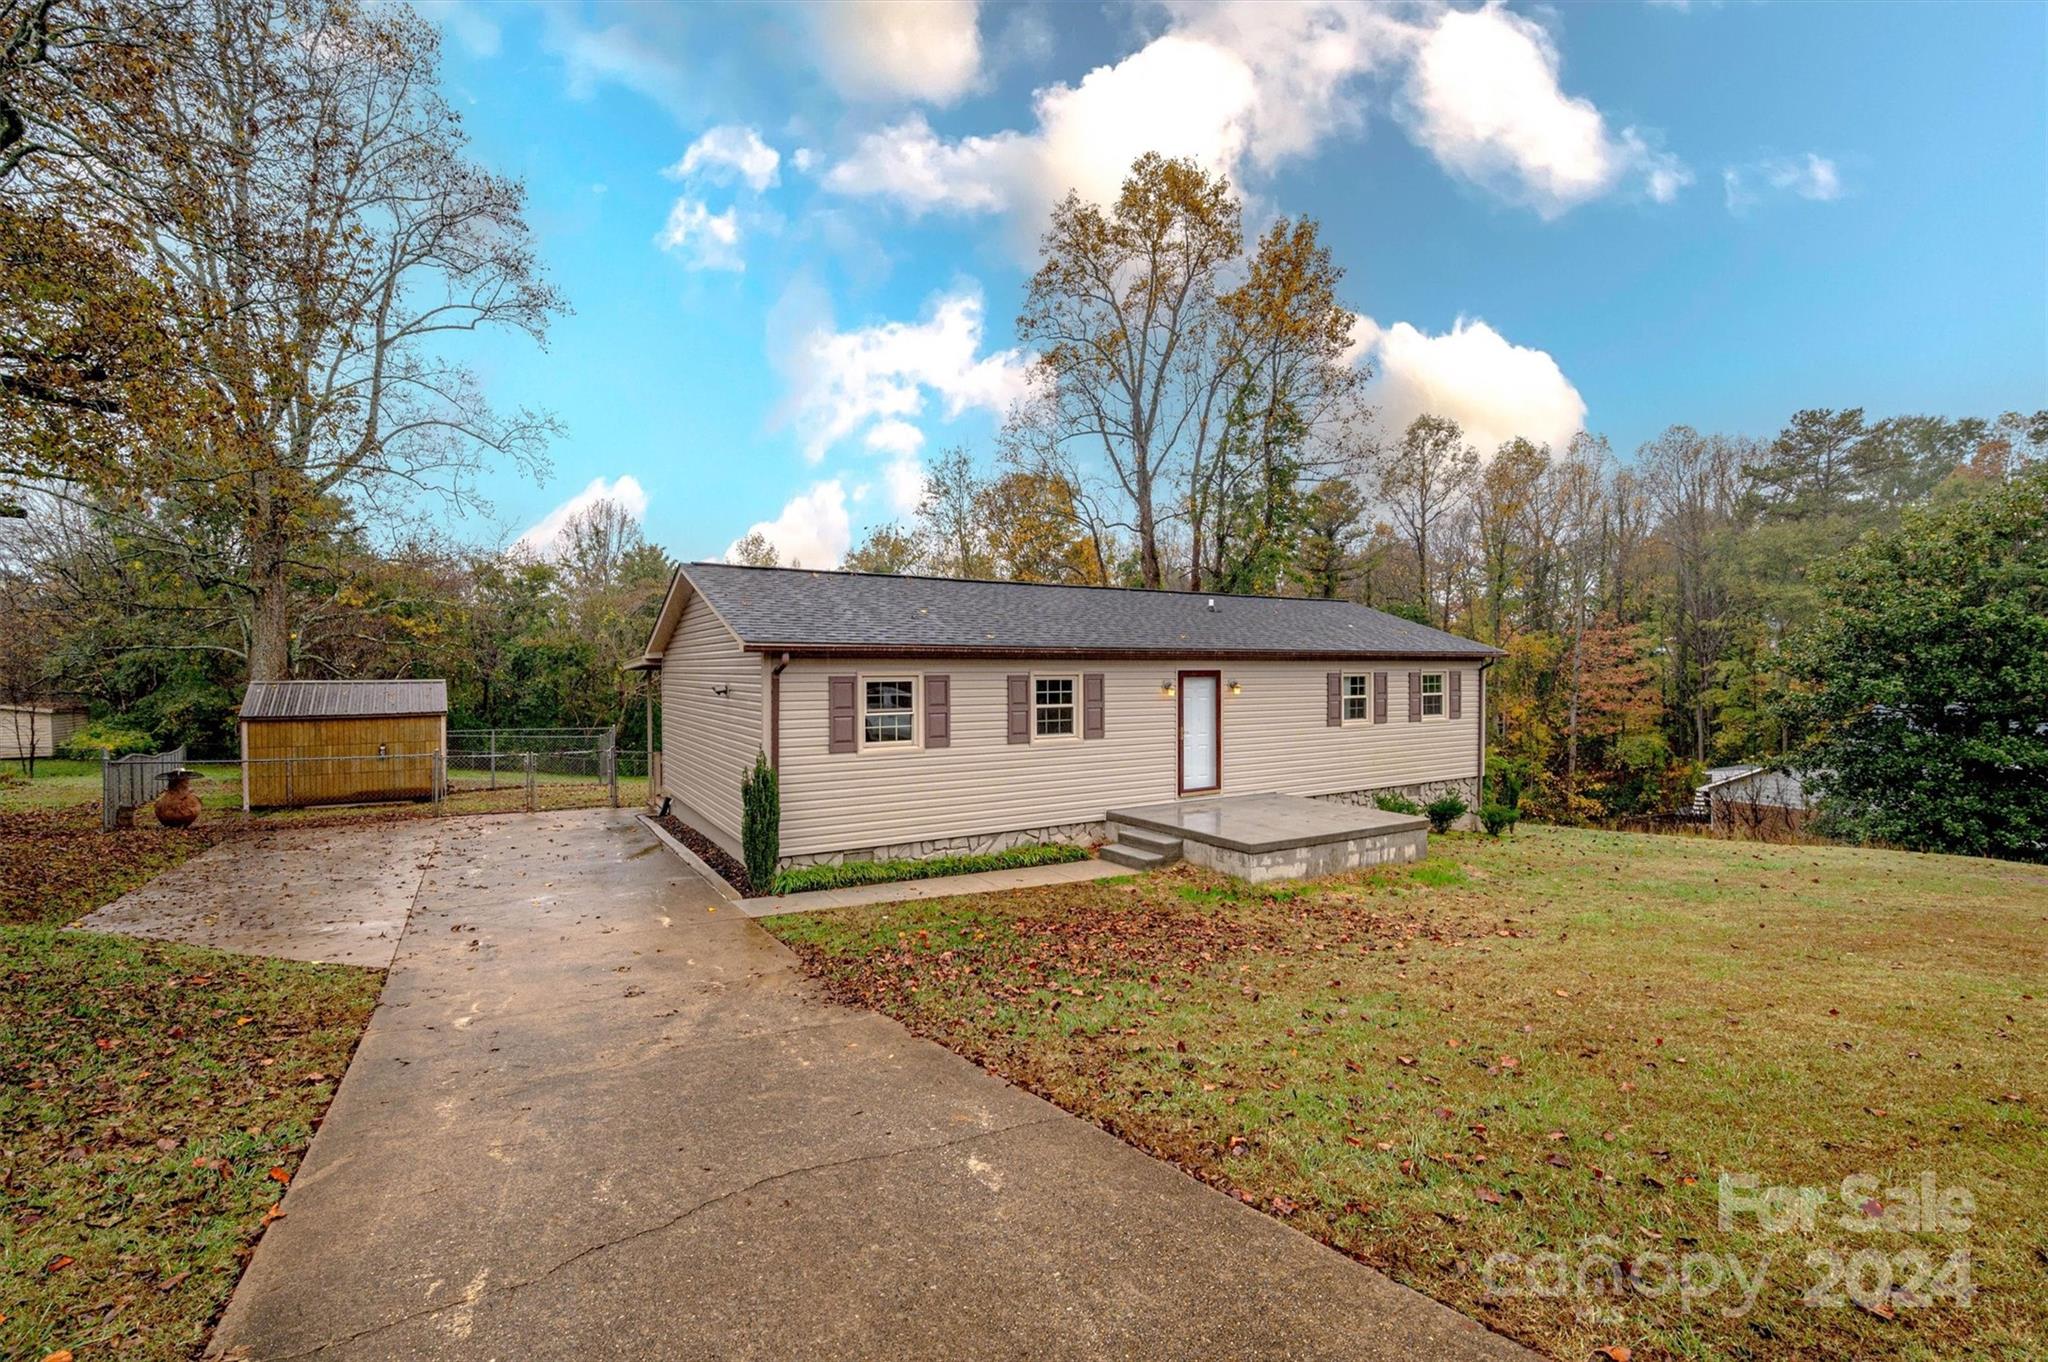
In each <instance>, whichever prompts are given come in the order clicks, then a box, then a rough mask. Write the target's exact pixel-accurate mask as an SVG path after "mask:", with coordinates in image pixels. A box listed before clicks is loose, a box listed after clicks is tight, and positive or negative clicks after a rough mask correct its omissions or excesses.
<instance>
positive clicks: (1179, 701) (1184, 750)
mask: <svg viewBox="0 0 2048 1362" xmlns="http://www.w3.org/2000/svg"><path fill="white" fill-rule="evenodd" d="M1190 676H1206V677H1208V678H1209V679H1210V680H1212V681H1214V682H1215V683H1216V688H1215V690H1214V691H1213V692H1211V698H1212V699H1213V700H1214V702H1215V706H1216V783H1215V784H1214V785H1204V786H1202V787H1201V788H1199V789H1194V790H1191V789H1189V788H1188V772H1187V765H1188V739H1187V714H1188V708H1187V706H1188V678H1189V677H1190ZM1174 690H1175V691H1176V692H1177V693H1176V694H1175V696H1174V700H1173V784H1174V788H1175V789H1177V790H1179V791H1180V793H1182V794H1184V795H1191V794H1215V793H1217V792H1218V791H1220V790H1221V789H1222V788H1223V673H1222V672H1215V671H1195V672H1181V673H1179V674H1178V675H1177V676H1176V678H1175V680H1174Z"/></svg>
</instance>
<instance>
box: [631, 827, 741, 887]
mask: <svg viewBox="0 0 2048 1362" xmlns="http://www.w3.org/2000/svg"><path fill="white" fill-rule="evenodd" d="M655 821H656V822H658V823H660V824H661V826H662V827H663V828H665V829H667V831H668V834H669V836H671V837H673V838H675V839H676V840H677V841H678V842H681V843H682V844H683V845H684V846H686V847H688V848H689V849H690V850H692V851H694V852H696V853H697V855H698V857H699V858H701V859H702V860H703V862H704V864H706V865H708V866H710V867H711V868H712V869H713V870H716V871H717V872H718V875H719V878H720V879H722V880H724V881H725V882H726V883H727V884H729V885H731V886H732V887H733V888H735V889H737V890H739V891H740V893H741V894H742V895H744V896H745V897H747V898H753V897H754V882H753V881H752V880H750V879H748V878H747V868H746V867H745V866H743V865H741V864H740V863H739V862H738V861H735V860H734V859H733V858H732V857H730V856H728V855H726V854H725V853H724V852H723V851H721V850H719V848H718V844H717V843H716V842H714V841H712V840H711V839H710V838H709V837H706V836H705V835H704V834H703V833H701V832H699V831H697V830H696V829H695V828H693V827H691V826H690V825H689V824H688V823H685V822H684V821H683V820H682V819H680V818H678V817H676V816H675V815H674V814H672V813H665V814H663V815H662V816H661V817H660V818H658V819H656V820H655Z"/></svg>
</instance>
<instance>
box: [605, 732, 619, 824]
mask: <svg viewBox="0 0 2048 1362" xmlns="http://www.w3.org/2000/svg"><path fill="white" fill-rule="evenodd" d="M612 737H613V742H612V745H611V746H610V747H607V748H605V750H604V767H605V779H606V780H607V781H608V782H609V783H610V784H611V787H612V807H613V808H615V809H616V808H617V807H619V745H618V742H617V738H618V732H617V730H614V731H613V733H612Z"/></svg>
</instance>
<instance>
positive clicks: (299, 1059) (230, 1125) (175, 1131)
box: [0, 926, 383, 1362]
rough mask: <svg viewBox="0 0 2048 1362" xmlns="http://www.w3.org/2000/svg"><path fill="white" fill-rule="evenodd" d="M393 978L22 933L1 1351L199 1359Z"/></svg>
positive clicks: (1, 1030)
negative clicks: (386, 980)
mask: <svg viewBox="0 0 2048 1362" xmlns="http://www.w3.org/2000/svg"><path fill="white" fill-rule="evenodd" d="M382 978H383V976H382V974H381V973H380V972H378V971H374V970H364V969H355V968H351V967H349V966H345V965H302V964H296V963H292V962H287V961H270V960H257V959H253V958H251V957H248V956H236V955H225V954H222V953H220V952H216V951H205V950H195V949H190V948H185V947H179V946H170V945H160V944H155V943H145V942H141V941H135V940H130V939H127V938H124V937H111V936H100V935H97V934H87V933H82V932H63V931H59V930H56V929H53V928H50V927H40V926H38V927H19V926H17V927H0V1204H4V1206H5V1211H4V1214H0V1356H5V1357H10V1358H14V1357H20V1358H40V1357H44V1356H46V1355H48V1354H50V1353H53V1352H58V1351H60V1350H69V1351H70V1352H72V1353H73V1354H75V1356H76V1357H77V1358H78V1359H79V1360H80V1362H87V1360H88V1359H91V1358H96V1357H109V1356H114V1355H116V1354H118V1355H119V1356H121V1357H134V1358H150V1359H165V1360H166V1362H169V1360H170V1359H181V1360H182V1359H189V1358H192V1357H195V1356H197V1355H198V1351H199V1347H200V1345H201V1343H202V1342H203V1341H204V1339H205V1337H206V1334H207V1331H208V1330H209V1329H211V1327H212V1325H213V1322H214V1320H215V1319H216V1318H217V1317H218V1316H219V1313H220V1310H221V1308H222V1306H224V1305H225V1304H226V1303H227V1298H228V1294H229V1292H230V1291H232V1290H233V1288H234V1284H235V1281H236V1278H237V1277H238V1276H239V1275H240V1273H241V1270H242V1265H243V1263H244V1261H245V1260H246V1259H247V1257H248V1255H249V1254H250V1252H251V1251H252V1250H253V1248H254V1246H255V1241H256V1239H257V1237H258V1236H259V1235H260V1234H261V1232H262V1229H263V1227H264V1225H266V1224H267V1223H269V1221H268V1219H267V1218H266V1217H269V1216H272V1215H274V1214H276V1212H274V1211H273V1209H272V1208H273V1207H274V1206H275V1204H276V1202H277V1201H278V1199H279V1198H280V1197H282V1196H283V1195H284V1189H285V1184H286V1183H287V1182H288V1181H289V1180H290V1178H291V1176H292V1174H293V1172H294V1171H295V1170H296V1169H297V1168H298V1165H299V1160H300V1158H301V1156H302V1155H303V1154H304V1152H305V1149H306V1145H307V1143H308V1142H309V1141H310V1140H311V1139H312V1135H313V1129H314V1126H315V1124H316V1122H317V1121H318V1119H319V1116H320V1114H321V1113H322V1112H323V1111H325V1110H326V1108H327V1103H328V1101H329V1100H330V1099H331V1098H332V1097H333V1095H334V1088H335V1085H336V1084H337V1083H339V1082H340V1080H341V1074H342V1071H343V1070H344V1069H346V1068H347V1067H348V1060H349V1055H350V1054H351V1053H352V1052H353V1050H354V1048H355V1044H356V1040H357V1038H358V1037H359V1036H360V1035H361V1034H362V1030H363V1027H364V1025H365V1024H366V1023H367V1022H368V1020H369V1014H370V1010H371V1008H372V1007H373V1006H374V1005H375V1002H376V997H377V991H378V988H379V986H380V984H381V981H382Z"/></svg>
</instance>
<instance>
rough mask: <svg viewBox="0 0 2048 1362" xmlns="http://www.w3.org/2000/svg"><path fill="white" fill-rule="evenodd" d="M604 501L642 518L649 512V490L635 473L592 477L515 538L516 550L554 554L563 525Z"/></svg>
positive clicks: (634, 516)
mask: <svg viewBox="0 0 2048 1362" xmlns="http://www.w3.org/2000/svg"><path fill="white" fill-rule="evenodd" d="M600 501H615V502H617V503H618V504H619V505H620V506H622V507H624V508H625V511H626V514H628V515H630V516H632V517H633V519H635V520H639V519H640V518H641V517H643V516H645V515H646V514H647V492H646V490H645V489H644V488H642V487H641V486H640V480H639V479H638V478H636V477H634V476H633V475H632V474H631V473H625V474H621V475H620V476H619V478H618V479H617V480H616V481H613V482H607V481H605V480H604V479H603V478H601V477H598V478H592V479H591V480H590V483H589V485H588V486H586V487H585V488H584V489H583V490H582V491H580V492H578V493H577V494H576V495H575V496H573V497H570V498H569V499H568V500H567V501H565V502H563V503H562V504H561V505H559V506H557V507H555V509H554V510H552V511H549V512H548V513H547V514H546V515H544V516H542V517H541V518H540V519H539V520H537V521H535V522H534V523H533V524H532V525H531V526H530V527H529V528H528V529H527V531H526V533H524V534H522V535H520V536H519V538H518V539H516V540H514V541H513V545H512V546H513V547H514V548H515V549H524V550H526V551H527V552H529V553H536V554H542V555H546V554H550V553H553V552H554V551H555V550H556V548H557V547H558V546H559V542H560V540H561V535H562V527H563V526H565V525H567V524H568V523H569V521H570V519H571V518H572V517H574V516H577V515H580V514H581V513H582V512H584V511H587V510H589V509H590V507H591V506H593V505H594V504H596V503H597V502H600Z"/></svg>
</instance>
